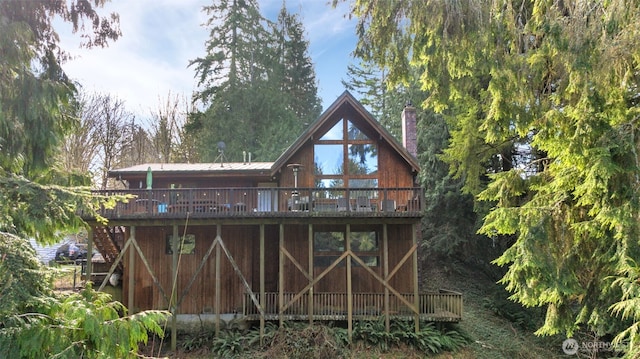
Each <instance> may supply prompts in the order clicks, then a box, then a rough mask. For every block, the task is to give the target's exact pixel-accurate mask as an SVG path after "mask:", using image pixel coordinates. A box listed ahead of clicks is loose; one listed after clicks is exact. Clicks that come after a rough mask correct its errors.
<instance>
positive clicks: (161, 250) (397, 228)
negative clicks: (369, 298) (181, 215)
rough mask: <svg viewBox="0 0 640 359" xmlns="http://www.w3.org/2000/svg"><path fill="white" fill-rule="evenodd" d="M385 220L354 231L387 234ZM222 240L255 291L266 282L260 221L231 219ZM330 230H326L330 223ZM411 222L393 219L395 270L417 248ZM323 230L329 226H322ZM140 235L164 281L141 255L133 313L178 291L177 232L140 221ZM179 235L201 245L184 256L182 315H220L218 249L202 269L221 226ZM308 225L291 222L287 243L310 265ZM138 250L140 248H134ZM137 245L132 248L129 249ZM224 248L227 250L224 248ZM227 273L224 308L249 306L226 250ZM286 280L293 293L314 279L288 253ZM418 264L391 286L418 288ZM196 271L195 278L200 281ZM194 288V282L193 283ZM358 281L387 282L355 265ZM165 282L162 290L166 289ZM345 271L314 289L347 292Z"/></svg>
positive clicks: (274, 253)
mask: <svg viewBox="0 0 640 359" xmlns="http://www.w3.org/2000/svg"><path fill="white" fill-rule="evenodd" d="M338 227H339V228H344V227H345V226H344V225H341V226H336V225H333V226H331V228H333V229H335V228H338ZM381 227H382V226H381V225H374V226H362V225H360V226H357V225H356V226H353V228H355V230H363V229H365V228H366V230H376V231H377V232H378V233H381ZM221 228H222V231H221V239H222V241H223V243H224V246H225V247H226V248H227V249H228V251H229V253H230V255H231V256H232V257H233V259H234V261H235V263H236V264H237V266H238V269H239V270H240V271H241V273H242V275H243V276H244V278H245V279H246V280H247V283H248V284H249V285H250V286H251V289H252V290H253V291H254V292H258V291H259V288H260V285H259V284H260V283H259V278H260V268H259V262H260V261H259V251H258V249H259V233H260V231H259V228H260V227H259V226H258V225H224V226H222V227H221ZM279 228H280V226H279V225H266V226H265V258H266V262H265V290H266V291H267V292H276V291H277V290H278V268H279V265H278V263H279V262H278V258H279V256H278V253H279V248H278V245H279ZM324 228H327V227H326V226H325V227H324ZM410 228H411V226H406V225H389V226H388V233H389V237H390V238H393V239H392V240H390V245H389V251H388V258H389V267H390V268H389V271H391V270H392V269H393V268H394V267H395V266H396V265H397V264H398V263H399V262H400V261H401V260H402V258H403V257H405V255H406V254H407V252H408V251H409V250H410V249H411V235H410V232H409V231H410ZM318 230H323V227H322V226H319V227H318ZM135 233H136V234H135V240H136V242H137V244H138V246H139V247H140V249H141V251H142V253H143V254H144V257H145V260H146V262H147V263H148V264H149V268H150V269H151V271H152V272H153V276H155V277H156V278H157V280H158V284H155V283H154V280H153V276H152V275H150V273H149V272H148V269H147V267H146V265H145V263H144V260H143V259H142V257H141V256H140V255H139V254H138V253H136V255H135V263H134V268H133V275H134V280H135V287H134V293H133V295H134V311H137V310H144V309H166V308H168V301H167V299H168V298H170V297H171V290H172V288H171V283H172V280H171V279H172V278H171V261H172V256H171V254H169V253H168V252H167V238H168V237H169V236H170V235H171V234H172V233H173V228H172V227H170V226H161V227H136V232H135ZM178 233H180V235H182V234H184V233H186V234H192V235H194V236H195V249H194V252H193V254H183V255H181V257H180V260H179V269H178V285H177V295H178V299H179V301H180V310H179V313H181V314H185V313H188V314H200V313H213V312H214V311H215V303H214V298H215V278H216V273H215V268H216V265H215V258H216V256H215V252H216V251H215V250H214V251H213V252H212V253H211V255H210V256H209V257H208V259H207V260H206V261H205V264H204V266H203V267H202V270H201V271H200V272H199V273H198V274H197V275H196V272H197V270H198V268H199V267H200V266H201V262H202V260H203V258H204V257H205V255H206V253H207V252H208V251H209V249H210V247H211V245H212V243H213V241H214V240H215V238H216V227H215V226H189V227H188V228H187V230H186V231H185V229H184V227H183V226H180V227H178ZM308 237H309V227H308V225H306V224H302V225H294V224H291V225H285V226H284V238H285V249H286V251H287V252H288V253H289V254H290V256H291V257H293V258H295V261H296V262H297V263H298V265H299V266H300V267H301V268H302V269H303V270H304V271H305V272H308V271H309V260H308V259H309V247H308V246H309V242H308ZM130 248H133V247H130ZM130 250H131V249H130ZM221 252H222V251H221ZM378 256H379V257H380V261H379V266H376V267H370V268H371V269H372V270H373V271H374V272H375V273H377V274H378V275H379V276H381V277H382V276H383V267H382V265H383V262H382V258H383V253H382V245H381V244H380V245H379V249H378ZM124 258H125V260H124V278H123V285H124V296H123V298H127V297H128V293H129V290H130V288H129V287H128V283H129V277H128V275H129V274H128V273H129V262H128V259H127V258H129V255H128V253H125V256H124ZM352 263H353V262H352ZM220 264H221V265H220V278H221V283H220V284H221V308H220V311H221V312H222V313H234V312H239V311H240V310H241V309H242V303H243V298H244V293H245V292H246V290H245V288H244V286H243V283H242V280H241V278H240V277H239V276H238V274H237V273H236V272H235V270H234V268H233V266H232V265H231V263H230V261H229V260H228V259H227V258H226V256H225V255H224V253H222V255H221V263H220ZM325 269H326V268H323V267H314V268H313V275H314V277H317V276H319V275H320V274H321V273H322V271H324V270H325ZM284 273H285V277H284V278H285V284H284V290H285V291H287V292H299V291H301V290H302V289H304V287H305V286H307V285H308V284H309V280H308V278H307V277H306V275H305V273H303V272H301V271H300V270H299V269H298V268H297V266H296V265H295V264H294V263H293V262H292V261H291V260H290V259H289V258H287V257H285V260H284ZM412 273H413V272H412V268H411V262H410V261H407V262H406V263H405V264H404V265H403V266H402V267H401V268H400V270H399V271H398V272H397V273H396V274H395V275H394V277H393V278H392V279H391V281H390V283H391V285H392V286H393V287H394V288H395V289H396V290H397V291H399V292H411V291H412V290H413V287H412V279H411V278H412ZM194 275H196V277H195V280H193V278H194ZM191 282H192V284H191V286H190V287H189V288H187V286H188V285H189V284H190V283H191ZM352 283H353V284H352V285H353V291H354V292H356V293H381V292H382V291H383V287H382V285H381V284H380V283H379V282H378V281H377V280H376V279H375V278H374V277H373V276H372V275H371V274H370V273H368V272H367V271H366V269H365V268H361V267H358V266H354V267H353V268H352ZM160 287H161V288H160ZM345 291H346V269H345V266H344V265H342V266H337V267H336V268H334V269H333V270H331V271H330V272H329V273H328V274H326V276H325V277H324V278H323V279H321V280H320V281H319V282H318V283H317V285H316V286H315V287H314V292H316V293H321V292H327V293H329V292H334V293H335V292H345Z"/></svg>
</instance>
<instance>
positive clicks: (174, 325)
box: [169, 225, 180, 351]
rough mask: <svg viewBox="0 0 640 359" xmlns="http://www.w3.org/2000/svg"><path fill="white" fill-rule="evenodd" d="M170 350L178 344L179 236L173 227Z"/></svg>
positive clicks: (174, 226)
mask: <svg viewBox="0 0 640 359" xmlns="http://www.w3.org/2000/svg"><path fill="white" fill-rule="evenodd" d="M171 252H172V256H171V301H170V304H169V308H170V309H171V350H173V351H175V350H176V347H177V343H178V256H179V254H180V236H179V235H178V226H177V225H173V236H172V237H171Z"/></svg>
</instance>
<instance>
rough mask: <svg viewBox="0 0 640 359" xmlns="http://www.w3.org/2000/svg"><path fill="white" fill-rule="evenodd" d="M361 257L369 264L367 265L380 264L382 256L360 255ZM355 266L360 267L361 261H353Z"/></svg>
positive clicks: (375, 265) (374, 265)
mask: <svg viewBox="0 0 640 359" xmlns="http://www.w3.org/2000/svg"><path fill="white" fill-rule="evenodd" d="M359 258H360V259H362V261H363V262H364V264H366V265H367V267H378V266H380V257H377V256H359ZM351 263H353V266H354V267H360V263H358V262H356V261H352V262H351Z"/></svg>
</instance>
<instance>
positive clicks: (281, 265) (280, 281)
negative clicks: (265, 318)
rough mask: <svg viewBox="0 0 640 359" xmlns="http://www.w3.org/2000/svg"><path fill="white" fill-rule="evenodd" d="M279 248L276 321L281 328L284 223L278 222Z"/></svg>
mask: <svg viewBox="0 0 640 359" xmlns="http://www.w3.org/2000/svg"><path fill="white" fill-rule="evenodd" d="M279 248H280V250H279V251H278V252H279V259H278V261H279V264H278V308H279V310H278V313H279V314H278V321H279V325H280V328H282V325H283V324H284V322H283V317H282V316H283V315H284V313H283V312H282V310H283V308H284V252H283V249H284V224H282V223H281V224H280V244H279Z"/></svg>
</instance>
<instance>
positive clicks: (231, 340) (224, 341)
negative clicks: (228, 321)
mask: <svg viewBox="0 0 640 359" xmlns="http://www.w3.org/2000/svg"><path fill="white" fill-rule="evenodd" d="M245 345H246V339H245V337H244V335H243V333H242V332H240V331H237V330H225V331H223V332H221V333H220V336H218V337H215V338H214V339H213V343H212V345H211V351H212V352H213V353H215V354H216V355H219V356H220V357H221V358H233V357H235V356H236V355H238V354H240V353H242V352H243V351H244V350H245V349H246V346H245Z"/></svg>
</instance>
